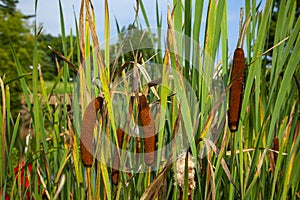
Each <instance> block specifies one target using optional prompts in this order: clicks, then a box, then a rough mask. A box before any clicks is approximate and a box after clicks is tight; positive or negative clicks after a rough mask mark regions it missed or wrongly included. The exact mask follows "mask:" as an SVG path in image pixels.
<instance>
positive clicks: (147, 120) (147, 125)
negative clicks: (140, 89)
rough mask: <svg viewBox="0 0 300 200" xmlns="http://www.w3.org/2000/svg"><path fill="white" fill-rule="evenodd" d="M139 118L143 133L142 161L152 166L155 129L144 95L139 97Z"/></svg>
mask: <svg viewBox="0 0 300 200" xmlns="http://www.w3.org/2000/svg"><path fill="white" fill-rule="evenodd" d="M139 118H140V122H141V125H142V127H143V133H144V135H143V136H144V144H145V155H144V160H145V163H146V164H147V165H152V164H153V162H154V160H155V146H156V139H155V128H154V121H153V119H152V113H151V110H150V107H149V104H148V103H147V98H146V96H145V95H142V96H140V97H139Z"/></svg>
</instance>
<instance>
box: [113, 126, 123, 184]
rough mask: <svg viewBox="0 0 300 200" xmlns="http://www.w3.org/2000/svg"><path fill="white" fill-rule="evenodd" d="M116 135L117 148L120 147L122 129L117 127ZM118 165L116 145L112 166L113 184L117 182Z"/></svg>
mask: <svg viewBox="0 0 300 200" xmlns="http://www.w3.org/2000/svg"><path fill="white" fill-rule="evenodd" d="M117 137H118V145H119V148H122V145H123V137H124V131H123V130H122V129H120V128H118V129H117ZM119 167H120V156H119V153H118V149H117V147H115V149H114V161H113V168H112V182H113V184H115V185H117V184H118V179H119V170H118V169H119Z"/></svg>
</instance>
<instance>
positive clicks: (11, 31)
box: [0, 0, 33, 115]
mask: <svg viewBox="0 0 300 200" xmlns="http://www.w3.org/2000/svg"><path fill="white" fill-rule="evenodd" d="M0 2H1V6H0V19H1V20H0V66H1V68H0V77H2V78H3V79H4V83H9V87H10V92H11V101H12V102H11V104H12V108H14V109H13V114H14V115H15V114H16V113H17V111H18V109H17V108H19V104H20V95H19V94H18V93H19V92H20V86H19V82H18V81H12V82H11V80H13V79H15V78H17V70H16V65H15V62H14V59H13V56H12V51H11V45H12V46H13V47H14V49H15V51H16V54H17V57H18V58H19V59H20V64H21V66H22V67H23V70H24V73H26V72H29V71H31V69H30V67H31V65H32V64H31V63H32V55H33V36H32V34H31V33H30V26H29V23H28V20H26V19H25V18H24V15H23V14H22V13H21V12H19V11H18V10H16V3H17V1H10V0H5V1H4V0H1V1H0Z"/></svg>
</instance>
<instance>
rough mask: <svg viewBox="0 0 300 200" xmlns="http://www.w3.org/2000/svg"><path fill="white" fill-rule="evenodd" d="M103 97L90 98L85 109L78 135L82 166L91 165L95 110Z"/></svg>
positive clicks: (101, 102) (96, 110)
mask: <svg viewBox="0 0 300 200" xmlns="http://www.w3.org/2000/svg"><path fill="white" fill-rule="evenodd" d="M102 104H103V98H101V97H97V98H95V99H94V100H92V101H91V102H90V103H89V105H88V106H87V108H86V109H85V112H84V116H83V120H82V125H81V135H80V148H81V158H82V162H83V164H84V166H86V167H91V166H92V165H93V155H92V152H93V133H94V125H95V121H96V119H97V112H98V111H99V110H100V109H101V106H102Z"/></svg>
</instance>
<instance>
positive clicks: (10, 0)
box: [0, 0, 19, 14]
mask: <svg viewBox="0 0 300 200" xmlns="http://www.w3.org/2000/svg"><path fill="white" fill-rule="evenodd" d="M18 2H19V1H18V0H0V9H1V10H4V11H5V12H6V13H7V14H14V13H15V12H16V6H17V3H18Z"/></svg>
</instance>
